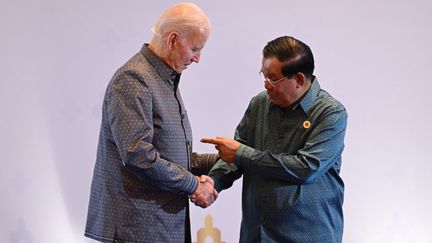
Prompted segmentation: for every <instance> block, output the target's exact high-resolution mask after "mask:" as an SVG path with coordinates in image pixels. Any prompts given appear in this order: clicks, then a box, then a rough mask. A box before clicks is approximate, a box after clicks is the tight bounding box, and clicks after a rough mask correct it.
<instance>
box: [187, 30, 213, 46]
mask: <svg viewBox="0 0 432 243" xmlns="http://www.w3.org/2000/svg"><path fill="white" fill-rule="evenodd" d="M209 34H210V32H209V30H207V29H205V28H200V29H196V30H193V31H192V32H191V33H190V34H189V35H188V36H187V37H186V39H187V40H188V41H189V42H190V43H193V44H195V45H199V46H204V44H205V42H206V41H207V39H208V37H209Z"/></svg>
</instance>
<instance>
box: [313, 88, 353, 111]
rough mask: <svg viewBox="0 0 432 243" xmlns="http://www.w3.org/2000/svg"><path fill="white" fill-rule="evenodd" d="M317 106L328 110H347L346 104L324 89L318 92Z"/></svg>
mask: <svg viewBox="0 0 432 243" xmlns="http://www.w3.org/2000/svg"><path fill="white" fill-rule="evenodd" d="M315 106H317V107H319V108H321V109H325V110H328V111H340V112H346V109H345V107H344V105H343V104H342V103H341V102H340V101H339V100H337V99H336V98H334V97H333V96H332V95H330V93H329V92H327V91H325V90H323V89H321V90H320V91H319V92H318V95H317V97H316V100H315Z"/></svg>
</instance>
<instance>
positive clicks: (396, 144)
mask: <svg viewBox="0 0 432 243" xmlns="http://www.w3.org/2000/svg"><path fill="white" fill-rule="evenodd" d="M175 2H176V1H138V0H128V1H113V0H109V1H106V0H104V1H102V0H93V1H58V0H38V1H36V0H1V2H0V31H1V32H0V35H1V38H0V75H1V78H0V80H1V82H0V107H1V110H0V111H1V118H0V129H1V130H0V131H1V132H0V134H1V140H0V149H1V154H0V160H1V166H0V193H1V194H0V195H1V202H0V242H6V243H15V242H23V243H30V242H35V243H36V242H37V243H39V242H41V243H51V242H53V243H57V242H71V243H76V242H91V241H90V240H87V239H85V238H84V237H83V236H82V235H83V231H84V225H85V217H86V213H87V203H88V198H89V189H90V181H91V176H92V171H93V166H94V160H95V155H96V146H97V137H98V132H99V125H100V118H101V102H102V98H103V94H104V91H105V88H106V85H107V83H108V81H109V80H110V78H111V76H112V74H113V73H114V71H115V70H116V69H117V68H118V67H119V66H120V65H122V64H123V63H124V62H125V61H127V59H128V58H129V57H131V56H132V55H134V54H135V53H136V52H137V51H139V49H140V48H141V45H142V44H143V43H144V42H146V41H149V40H150V37H151V31H150V27H151V25H152V23H153V21H154V20H155V19H156V18H157V17H158V16H159V14H160V13H161V12H162V11H164V10H165V9H166V8H168V7H169V6H171V5H172V4H174V3H175ZM196 3H197V4H198V5H199V6H201V8H202V9H203V10H204V11H205V12H206V13H207V14H208V16H209V17H210V19H211V21H212V24H213V30H212V33H211V37H210V40H209V41H208V44H207V46H206V47H205V49H204V51H203V54H202V59H201V62H200V63H199V64H196V65H192V66H191V67H190V68H189V69H188V70H186V71H185V73H184V75H183V76H182V82H181V90H182V94H183V97H184V100H185V103H186V106H187V108H188V113H189V115H190V120H191V123H192V127H193V132H194V142H195V143H194V149H195V151H200V152H212V151H213V147H212V146H210V145H203V144H200V143H199V139H200V138H202V137H204V136H219V135H220V136H229V137H232V136H233V132H234V129H235V127H236V125H237V123H238V122H239V121H240V119H241V117H242V115H243V112H244V110H245V109H246V107H247V104H248V103H249V100H250V98H251V97H252V96H254V95H255V94H257V93H258V92H259V91H261V90H263V83H262V81H261V80H260V78H259V76H258V71H259V69H260V62H261V50H262V48H263V46H264V45H265V44H266V42H267V41H269V40H271V39H274V38H276V37H278V36H281V35H293V36H295V37H298V38H299V39H301V40H303V41H304V42H306V43H307V44H309V45H310V46H311V48H312V50H313V52H314V54H315V60H316V75H317V76H318V78H319V80H320V83H321V85H322V87H323V88H324V89H326V90H327V91H329V92H330V93H331V94H333V95H334V96H335V97H336V98H338V99H339V100H340V101H341V102H342V103H344V104H345V106H346V108H347V109H348V112H349V126H348V131H347V135H346V149H345V152H344V156H343V158H344V160H343V167H342V176H343V178H344V180H345V183H346V197H345V204H344V211H345V233H344V242H349V243H351V242H366V243H371V242H392V243H393V242H410V243H412V242H432V234H431V233H430V229H431V226H432V223H431V218H432V210H431V209H430V205H432V189H431V186H430V185H431V177H432V176H431V169H432V159H431V157H430V153H431V142H430V140H431V137H432V129H431V128H430V124H431V123H432V115H431V108H430V107H431V105H432V101H431V98H430V96H429V95H430V92H431V91H430V88H431V84H430V82H431V81H430V77H429V72H428V71H429V70H430V69H431V67H432V61H431V54H432V48H431V47H430V43H432V31H431V28H430V24H431V23H432V15H431V12H432V3H431V2H430V1H426V0H424V1H421V0H396V1H395V0H393V1H386V0H384V1H376V0H374V1H372V0H362V1H334V0H329V1H282V0H281V1H270V0H268V1H229V0H219V1H196ZM240 186H241V182H240V181H239V182H236V183H235V185H234V187H233V188H232V189H231V190H229V191H226V192H222V193H221V195H220V198H219V199H218V201H217V202H216V203H215V204H214V205H212V206H211V207H210V208H209V209H205V210H203V209H200V208H195V207H194V208H193V210H192V213H191V214H192V222H193V231H192V232H193V239H194V240H196V231H197V230H198V228H200V227H202V226H203V225H204V217H205V215H207V214H211V215H212V216H213V219H214V225H215V227H218V228H219V229H220V230H221V231H222V239H223V240H225V241H226V242H229V243H231V242H237V241H238V231H239V225H240V220H241V212H240V210H241V209H240V202H241V201H240V197H241V191H240V189H241V187H240Z"/></svg>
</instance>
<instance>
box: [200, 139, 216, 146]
mask: <svg viewBox="0 0 432 243" xmlns="http://www.w3.org/2000/svg"><path fill="white" fill-rule="evenodd" d="M200 141H201V143H211V144H214V145H218V144H221V142H220V141H219V140H218V139H217V138H201V140H200Z"/></svg>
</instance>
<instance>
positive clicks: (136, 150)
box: [106, 71, 197, 194]
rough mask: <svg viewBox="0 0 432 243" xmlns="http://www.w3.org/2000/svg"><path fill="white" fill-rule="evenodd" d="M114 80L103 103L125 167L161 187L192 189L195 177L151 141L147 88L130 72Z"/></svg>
mask: <svg viewBox="0 0 432 243" xmlns="http://www.w3.org/2000/svg"><path fill="white" fill-rule="evenodd" d="M115 79H116V80H114V82H112V86H110V87H109V88H110V90H109V93H108V97H107V104H106V105H107V113H108V118H109V124H110V127H111V132H112V134H113V138H114V141H113V142H114V143H115V144H116V146H117V147H118V150H119V152H120V156H121V160H122V162H123V164H124V166H126V167H127V168H128V169H129V170H130V171H132V172H133V173H134V174H135V175H136V176H137V177H139V178H142V179H145V180H148V181H150V182H151V183H152V184H154V185H156V186H158V187H159V188H161V189H164V190H168V191H173V192H185V193H187V194H190V193H192V192H194V191H195V189H196V187H197V180H196V178H195V176H194V175H192V173H190V172H189V171H188V170H187V169H186V168H184V167H183V166H181V165H179V164H178V163H175V162H173V161H169V160H167V159H164V158H163V157H161V156H160V153H159V151H158V150H157V149H156V148H155V146H154V144H153V141H154V125H153V123H154V121H153V117H154V115H155V114H153V109H154V107H153V94H152V91H151V89H150V87H149V86H148V85H147V84H146V83H145V81H144V80H142V79H141V78H140V76H139V75H137V74H135V73H133V72H131V71H130V72H126V73H121V74H120V75H118V76H116V77H115ZM177 149H178V148H177Z"/></svg>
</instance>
